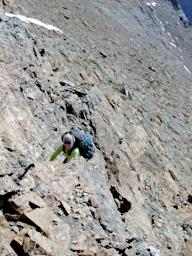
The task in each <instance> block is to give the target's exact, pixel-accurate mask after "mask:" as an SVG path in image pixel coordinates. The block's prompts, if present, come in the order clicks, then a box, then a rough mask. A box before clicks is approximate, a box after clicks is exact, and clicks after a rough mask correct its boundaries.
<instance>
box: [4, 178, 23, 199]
mask: <svg viewBox="0 0 192 256" xmlns="http://www.w3.org/2000/svg"><path fill="white" fill-rule="evenodd" d="M18 189H19V187H18V186H17V184H16V183H15V182H14V181H13V180H12V179H11V177H9V176H7V175H6V176H4V177H1V178H0V195H1V196H3V195H6V194H7V193H10V192H14V191H17V190H18Z"/></svg>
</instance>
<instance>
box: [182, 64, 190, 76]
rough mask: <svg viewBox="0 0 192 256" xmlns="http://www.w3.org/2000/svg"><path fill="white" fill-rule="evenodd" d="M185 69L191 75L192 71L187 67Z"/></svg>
mask: <svg viewBox="0 0 192 256" xmlns="http://www.w3.org/2000/svg"><path fill="white" fill-rule="evenodd" d="M183 67H184V69H185V70H186V71H187V72H188V73H189V74H191V71H190V70H189V69H188V68H187V67H186V66H185V65H183Z"/></svg>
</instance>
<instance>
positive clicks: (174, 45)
mask: <svg viewBox="0 0 192 256" xmlns="http://www.w3.org/2000/svg"><path fill="white" fill-rule="evenodd" d="M169 44H170V45H172V46H173V47H175V48H176V47H177V45H176V44H174V43H172V42H169Z"/></svg>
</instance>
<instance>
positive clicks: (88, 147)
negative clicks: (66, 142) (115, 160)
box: [61, 128, 95, 159]
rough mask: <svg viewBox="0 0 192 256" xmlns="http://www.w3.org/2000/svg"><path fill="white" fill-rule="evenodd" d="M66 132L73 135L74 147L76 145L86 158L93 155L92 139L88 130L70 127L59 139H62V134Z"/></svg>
mask: <svg viewBox="0 0 192 256" xmlns="http://www.w3.org/2000/svg"><path fill="white" fill-rule="evenodd" d="M67 133H71V134H72V135H73V136H74V137H75V145H74V147H78V148H79V151H80V154H81V155H82V156H83V157H84V158H86V159H91V158H92V157H93V156H94V153H95V150H94V145H93V139H92V136H91V134H90V133H89V132H85V131H84V130H82V129H80V128H72V129H71V130H70V131H68V132H65V133H64V134H63V135H62V137H61V139H62V141H63V136H64V135H65V134H67Z"/></svg>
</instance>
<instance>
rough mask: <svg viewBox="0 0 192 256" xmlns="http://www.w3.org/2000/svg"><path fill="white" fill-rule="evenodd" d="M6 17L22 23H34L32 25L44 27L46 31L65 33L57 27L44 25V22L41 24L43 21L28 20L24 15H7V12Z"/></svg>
mask: <svg viewBox="0 0 192 256" xmlns="http://www.w3.org/2000/svg"><path fill="white" fill-rule="evenodd" d="M5 15H6V16H8V17H11V18H17V19H19V20H21V21H24V22H26V23H32V24H35V25H38V26H41V27H44V28H46V29H48V30H54V31H56V32H60V33H63V31H62V30H60V29H59V28H57V27H55V26H53V25H49V24H45V23H43V22H41V21H39V20H36V19H34V18H27V17H25V16H23V15H19V14H12V13H7V12H6V13H5Z"/></svg>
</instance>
